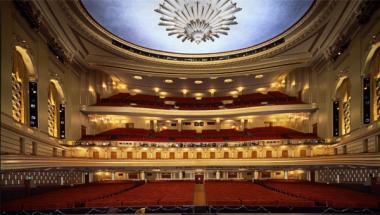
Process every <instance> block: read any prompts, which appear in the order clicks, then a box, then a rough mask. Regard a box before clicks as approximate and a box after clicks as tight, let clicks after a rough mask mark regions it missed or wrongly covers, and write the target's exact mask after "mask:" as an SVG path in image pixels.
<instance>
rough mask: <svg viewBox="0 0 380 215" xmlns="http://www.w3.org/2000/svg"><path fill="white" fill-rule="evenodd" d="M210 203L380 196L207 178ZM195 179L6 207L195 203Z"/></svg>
mask: <svg viewBox="0 0 380 215" xmlns="http://www.w3.org/2000/svg"><path fill="white" fill-rule="evenodd" d="M204 188H205V189H204V191H203V192H204V194H205V197H206V204H207V205H208V206H241V205H245V206H263V207H298V208H317V207H318V208H324V207H332V208H378V207H379V204H380V197H379V196H376V195H371V194H368V193H362V192H358V191H353V190H350V189H346V188H340V187H336V186H333V185H326V184H318V183H311V182H300V181H298V182H292V181H286V182H285V181H260V182H258V183H253V182H250V181H211V180H210V181H206V182H205V184H204ZM194 192H195V182H194V181H175V180H172V181H170V180H168V181H148V182H145V183H142V182H141V183H138V182H116V183H97V184H89V185H78V186H75V187H71V188H63V189H60V190H57V191H51V192H46V193H42V194H38V195H34V196H30V197H26V198H21V199H16V200H11V201H8V202H5V203H3V202H2V208H1V209H2V210H3V211H21V210H43V209H44V210H45V209H50V210H52V209H64V208H69V209H70V208H78V207H85V208H112V207H113V208H119V207H146V206H186V205H193V202H194V201H195V200H194Z"/></svg>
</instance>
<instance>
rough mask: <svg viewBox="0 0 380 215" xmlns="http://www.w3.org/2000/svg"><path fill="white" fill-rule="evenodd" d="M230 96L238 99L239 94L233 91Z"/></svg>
mask: <svg viewBox="0 0 380 215" xmlns="http://www.w3.org/2000/svg"><path fill="white" fill-rule="evenodd" d="M230 94H231V95H232V97H234V98H236V97H237V96H238V94H239V92H238V91H236V90H233V91H231V92H230Z"/></svg>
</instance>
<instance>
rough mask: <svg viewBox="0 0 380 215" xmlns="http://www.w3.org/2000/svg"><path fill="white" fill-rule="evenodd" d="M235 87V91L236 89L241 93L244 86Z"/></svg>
mask: <svg viewBox="0 0 380 215" xmlns="http://www.w3.org/2000/svg"><path fill="white" fill-rule="evenodd" d="M236 89H237V91H238V92H239V93H241V92H243V90H244V87H238V88H236Z"/></svg>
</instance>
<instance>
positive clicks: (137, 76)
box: [133, 75, 143, 80]
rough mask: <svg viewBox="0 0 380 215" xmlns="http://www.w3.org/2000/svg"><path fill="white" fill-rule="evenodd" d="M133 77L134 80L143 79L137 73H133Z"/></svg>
mask: <svg viewBox="0 0 380 215" xmlns="http://www.w3.org/2000/svg"><path fill="white" fill-rule="evenodd" d="M133 78H134V79H136V80H142V79H143V78H142V77H141V76H139V75H135V76H133Z"/></svg>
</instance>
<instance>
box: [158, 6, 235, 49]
mask: <svg viewBox="0 0 380 215" xmlns="http://www.w3.org/2000/svg"><path fill="white" fill-rule="evenodd" d="M240 10H241V8H239V7H237V6H236V3H233V2H232V0H164V1H163V2H162V3H161V4H160V7H159V9H156V10H154V11H156V12H157V13H160V14H161V15H162V16H161V18H160V22H159V25H160V26H165V27H166V31H168V32H169V33H168V35H169V36H172V35H176V36H177V38H179V39H182V42H184V41H186V40H189V41H190V42H195V43H197V44H199V43H200V42H202V41H203V42H206V41H207V40H211V41H214V40H215V38H219V36H220V35H221V34H223V35H228V33H227V32H228V31H229V30H230V28H229V26H230V25H236V24H237V22H236V17H235V16H234V14H235V13H236V12H239V11H240Z"/></svg>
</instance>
